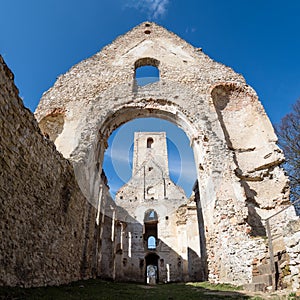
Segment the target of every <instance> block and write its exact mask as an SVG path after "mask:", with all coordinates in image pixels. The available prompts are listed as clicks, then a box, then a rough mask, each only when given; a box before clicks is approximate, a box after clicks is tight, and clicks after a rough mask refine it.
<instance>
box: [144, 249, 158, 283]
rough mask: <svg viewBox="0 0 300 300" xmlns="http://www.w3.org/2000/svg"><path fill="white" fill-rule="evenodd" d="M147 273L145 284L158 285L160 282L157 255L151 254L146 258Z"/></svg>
mask: <svg viewBox="0 0 300 300" xmlns="http://www.w3.org/2000/svg"><path fill="white" fill-rule="evenodd" d="M145 260H146V272H145V282H146V283H147V284H156V283H158V282H159V270H158V260H159V256H158V255H157V254H155V253H149V254H147V255H146V257H145Z"/></svg>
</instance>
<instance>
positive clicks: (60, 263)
mask: <svg viewBox="0 0 300 300" xmlns="http://www.w3.org/2000/svg"><path fill="white" fill-rule="evenodd" d="M13 78H14V76H13V74H12V73H11V71H10V70H9V69H8V67H7V66H6V64H5V62H4V61H3V59H2V57H1V56H0V240H1V243H0V266H1V267H0V285H8V286H16V285H20V286H25V287H29V286H41V285H57V284H63V283H67V282H70V281H74V280H78V279H80V278H83V277H89V276H90V274H91V268H92V263H91V262H92V252H91V251H92V245H91V244H92V240H93V239H92V238H91V237H93V235H94V230H95V225H94V223H95V222H93V220H95V218H94V219H93V216H94V215H95V209H94V207H91V206H90V204H89V203H88V202H87V201H86V199H85V197H84V196H83V195H82V193H81V191H80V189H79V187H78V185H77V183H76V181H75V179H74V178H75V177H74V172H73V168H72V166H71V164H70V163H69V161H68V160H66V159H64V158H63V157H62V155H61V154H60V153H59V152H58V151H57V150H56V147H55V146H54V144H53V143H52V142H51V141H49V140H48V139H47V138H45V137H44V136H43V135H42V134H41V132H40V130H39V127H38V124H37V122H36V120H35V118H34V116H33V114H32V113H31V112H30V111H29V110H28V109H26V108H25V107H24V106H23V103H22V100H21V99H20V98H19V96H18V89H17V88H16V87H15V85H14V82H13ZM88 211H89V213H88ZM88 218H90V219H88ZM87 229H88V230H87Z"/></svg>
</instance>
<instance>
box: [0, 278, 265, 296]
mask: <svg viewBox="0 0 300 300" xmlns="http://www.w3.org/2000/svg"><path fill="white" fill-rule="evenodd" d="M239 290H240V288H239V287H234V286H231V285H228V284H217V285H212V284H210V283H207V282H201V283H200V282H199V283H170V284H159V285H155V286H149V285H142V284H135V283H114V282H109V281H103V280H99V279H95V280H86V281H78V282H75V283H72V284H69V285H63V286H59V287H42V288H30V289H22V288H8V287H0V299H1V300H2V299H3V300H4V299H5V300H9V299H11V300H17V299H22V300H23V299H24V300H27V299H28V300H33V299H34V300H40V299H41V300H46V299H47V300H50V299H51V300H52V299H53V300H54V299H55V300H60V299H64V300H65V299H71V300H72V299H80V300H94V299H95V300H96V299H97V300H104V299H105V300H115V299H118V300H119V299H122V300H127V299H129V300H130V299H134V300H148V299H149V300H150V299H154V300H179V299H185V300H193V299H197V300H199V299H241V300H243V299H252V300H254V299H256V300H258V299H262V298H259V297H257V296H255V297H252V296H250V295H246V294H244V293H241V292H240V291H239Z"/></svg>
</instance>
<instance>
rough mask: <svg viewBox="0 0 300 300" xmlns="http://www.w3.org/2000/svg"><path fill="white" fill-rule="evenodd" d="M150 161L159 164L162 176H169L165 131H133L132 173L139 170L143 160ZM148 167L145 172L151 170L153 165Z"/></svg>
mask: <svg viewBox="0 0 300 300" xmlns="http://www.w3.org/2000/svg"><path fill="white" fill-rule="evenodd" d="M150 161H152V162H153V163H154V164H155V165H157V166H159V168H160V170H161V172H162V175H163V177H169V166H168V151H167V138H166V133H165V132H135V134H134V151H133V169H132V175H134V174H136V173H137V172H138V171H139V170H140V168H141V167H142V165H143V164H144V162H150ZM148 169H149V170H148ZM148 169H147V170H145V172H146V173H147V172H151V171H152V169H153V167H152V169H151V166H150V167H149V168H148ZM145 175H147V174H145Z"/></svg>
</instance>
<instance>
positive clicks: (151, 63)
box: [134, 57, 159, 86]
mask: <svg viewBox="0 0 300 300" xmlns="http://www.w3.org/2000/svg"><path fill="white" fill-rule="evenodd" d="M158 66H159V61H158V60H156V59H154V58H150V57H144V58H141V59H139V60H137V61H136V62H135V64H134V67H135V80H136V82H137V84H138V86H144V85H147V84H149V83H154V82H157V81H159V69H158Z"/></svg>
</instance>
